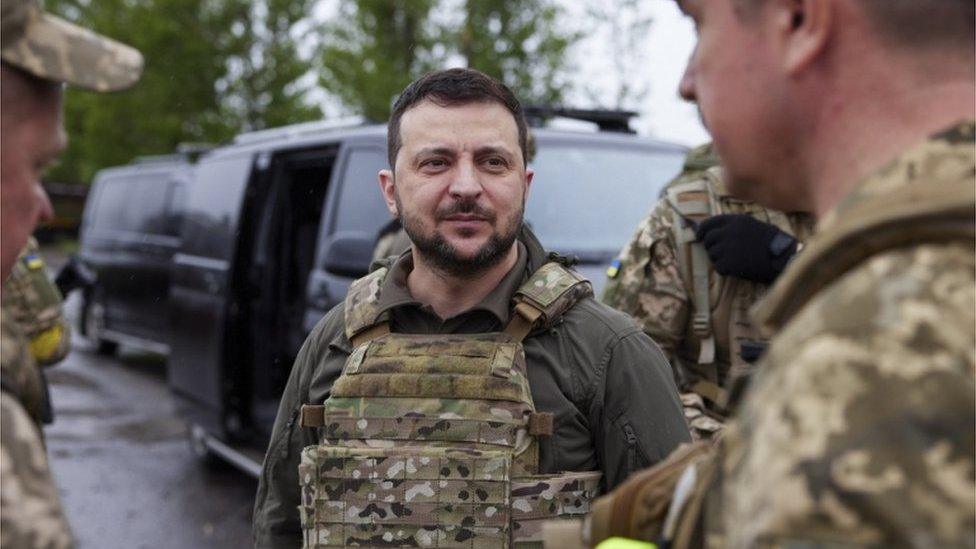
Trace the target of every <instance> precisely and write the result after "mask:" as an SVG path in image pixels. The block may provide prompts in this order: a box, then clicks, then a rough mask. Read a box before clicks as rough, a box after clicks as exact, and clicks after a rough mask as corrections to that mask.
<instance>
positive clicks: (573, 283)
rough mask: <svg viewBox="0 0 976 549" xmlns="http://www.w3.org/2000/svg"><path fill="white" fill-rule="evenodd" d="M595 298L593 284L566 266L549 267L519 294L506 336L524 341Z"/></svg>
mask: <svg viewBox="0 0 976 549" xmlns="http://www.w3.org/2000/svg"><path fill="white" fill-rule="evenodd" d="M592 295H593V286H592V284H590V281H589V280H587V279H585V278H583V277H582V276H580V275H579V274H578V273H576V272H575V271H573V270H571V269H569V268H568V267H566V266H565V265H563V264H562V263H559V262H556V261H551V262H549V263H546V264H545V265H543V266H542V267H539V269H538V270H537V271H536V272H534V273H532V276H530V277H529V279H528V280H526V281H525V283H524V284H522V286H521V287H520V288H519V289H518V290H517V291H516V292H515V296H514V298H513V302H514V306H515V311H514V313H513V314H512V319H511V321H509V323H508V326H506V327H505V332H506V333H508V334H509V335H511V336H512V337H513V338H515V339H516V340H518V341H522V340H523V339H525V337H526V336H527V335H529V332H531V331H532V330H533V329H534V328H537V327H540V326H548V325H551V324H552V323H553V322H555V321H556V319H558V318H559V317H560V316H562V315H563V314H564V313H565V312H566V311H568V310H569V309H570V308H572V307H573V305H576V303H578V302H579V301H581V300H583V299H585V298H587V297H590V296H592Z"/></svg>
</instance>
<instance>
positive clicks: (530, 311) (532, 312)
mask: <svg viewBox="0 0 976 549" xmlns="http://www.w3.org/2000/svg"><path fill="white" fill-rule="evenodd" d="M541 316H542V311H541V310H539V309H538V308H537V307H533V306H532V305H530V304H528V303H526V302H525V301H519V302H518V303H516V305H515V313H514V314H513V315H512V319H511V320H509V322H508V326H505V333H506V334H508V335H510V336H512V339H514V340H515V341H522V340H524V339H525V337H526V336H528V335H529V332H531V331H532V328H533V327H534V326H535V323H536V322H538V320H539V318H540V317H541Z"/></svg>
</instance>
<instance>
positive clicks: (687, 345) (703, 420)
mask: <svg viewBox="0 0 976 549" xmlns="http://www.w3.org/2000/svg"><path fill="white" fill-rule="evenodd" d="M716 165H717V159H716V158H715V157H714V155H713V154H712V151H711V147H710V145H702V146H701V147H698V148H696V149H694V150H692V151H691V153H689V155H688V157H687V159H686V161H685V166H684V169H683V171H682V173H681V174H680V175H679V176H678V177H677V178H676V179H674V180H673V181H671V182H670V183H669V184H668V185H667V187H666V188H665V189H664V190H663V191H662V199H661V200H660V201H659V202H658V203H657V205H656V206H655V207H654V209H653V210H652V211H651V213H650V215H648V217H647V218H645V219H644V220H643V221H642V222H641V223H640V225H639V226H638V228H637V232H636V233H635V234H634V236H633V238H631V241H630V242H629V243H628V244H627V245H626V246H624V248H623V250H622V251H621V254H620V257H619V259H618V260H617V261H616V262H615V263H614V265H613V266H612V267H611V269H610V270H609V271H608V281H607V285H606V287H605V289H604V293H603V297H602V300H603V302H604V303H606V304H607V305H610V306H611V307H614V308H617V309H620V310H621V311H623V312H625V313H628V314H630V315H631V316H633V317H634V318H635V319H637V321H638V324H640V325H641V326H642V327H643V329H644V332H645V333H647V335H649V336H651V339H653V340H654V341H655V342H656V343H657V344H658V345H660V346H661V348H662V349H663V350H664V352H665V353H666V354H667V355H668V359H669V360H670V361H671V365H672V367H673V368H674V371H675V379H676V381H677V382H678V387H679V389H681V391H682V393H683V394H682V402H683V403H684V406H685V414H686V417H687V419H688V421H689V424H690V425H691V427H692V432H693V434H695V435H696V436H698V437H702V438H707V437H710V436H711V435H712V434H713V433H714V432H715V431H717V430H718V429H720V427H721V422H720V421H721V420H723V419H724V417H725V413H724V409H723V408H724V401H725V400H726V394H725V390H724V388H725V387H726V386H727V384H728V383H727V381H728V379H729V378H730V377H733V376H735V375H738V374H740V373H745V372H747V371H749V370H750V365H749V363H748V362H747V361H746V360H744V359H743V357H742V346H743V344H746V345H749V344H750V343H753V342H756V343H759V342H762V341H763V338H762V336H761V334H760V333H759V330H758V328H757V327H756V326H755V324H754V323H753V322H752V320H751V318H750V317H749V309H750V307H752V305H753V304H754V303H755V302H756V301H758V300H759V298H760V297H762V295H763V294H764V293H765V291H766V286H764V285H762V284H758V283H755V282H750V281H747V280H743V279H739V278H735V277H726V276H721V275H718V274H717V273H715V272H714V270H713V269H712V265H711V263H710V262H709V260H708V257H707V255H706V254H705V252H704V249H702V246H701V245H700V244H699V243H697V242H694V228H693V227H691V226H690V225H691V223H689V220H690V221H691V222H692V223H698V222H701V221H702V220H704V219H706V218H708V217H710V216H712V215H717V214H748V215H750V216H752V217H754V218H756V219H758V220H760V221H763V222H765V223H770V224H773V225H775V226H776V227H778V228H779V229H781V230H783V231H785V232H787V233H789V234H790V235H792V236H794V237H796V238H797V239H798V240H801V241H802V240H803V239H804V238H805V237H806V236H807V235H808V234H809V231H810V226H811V222H810V220H809V217H808V216H805V215H801V214H793V215H784V214H782V213H779V212H774V211H772V210H768V209H766V208H763V207H762V206H759V205H758V204H755V203H752V202H746V201H742V200H737V199H735V198H733V197H731V196H729V194H728V192H727V191H726V190H725V186H724V184H723V183H722V176H721V171H720V169H719V168H717V167H716ZM706 403H707V405H706Z"/></svg>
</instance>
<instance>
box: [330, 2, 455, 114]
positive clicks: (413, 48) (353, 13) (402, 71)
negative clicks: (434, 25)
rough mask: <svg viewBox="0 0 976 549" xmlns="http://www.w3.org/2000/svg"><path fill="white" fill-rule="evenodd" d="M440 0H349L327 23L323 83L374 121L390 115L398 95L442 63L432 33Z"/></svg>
mask: <svg viewBox="0 0 976 549" xmlns="http://www.w3.org/2000/svg"><path fill="white" fill-rule="evenodd" d="M435 4H436V0H343V1H342V2H341V3H340V5H339V10H338V13H337V14H336V15H335V17H334V18H333V19H332V20H331V21H330V22H328V23H327V24H326V25H325V28H324V43H323V46H322V48H321V54H320V60H321V65H322V68H323V74H322V77H321V78H320V80H319V83H320V84H321V85H322V87H323V88H325V89H326V90H329V91H330V92H332V93H333V94H335V95H336V96H337V97H338V98H339V99H340V100H341V101H342V102H343V103H344V104H345V105H346V106H347V107H349V108H350V109H352V110H354V111H357V112H358V113H359V114H362V115H363V116H366V117H367V118H370V119H372V120H377V121H384V120H386V119H387V118H389V116H390V107H391V102H392V100H393V98H394V97H395V96H396V94H397V93H399V92H400V91H401V90H403V88H404V87H405V86H406V85H407V84H409V83H410V81H411V80H413V79H414V78H416V77H417V76H419V75H421V74H423V73H424V72H427V71H429V70H431V69H433V68H435V67H436V62H435V55H434V52H433V51H432V50H433V45H434V44H435V42H436V38H435V37H433V36H430V35H429V31H428V28H429V25H428V23H429V20H430V15H431V10H432V9H433V8H434V7H435Z"/></svg>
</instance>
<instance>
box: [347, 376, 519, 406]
mask: <svg viewBox="0 0 976 549" xmlns="http://www.w3.org/2000/svg"><path fill="white" fill-rule="evenodd" d="M332 395H333V396H336V397H407V398H411V397H416V398H451V399H465V398H470V399H475V400H507V401H511V402H521V401H522V387H521V386H519V385H518V384H517V383H513V382H512V381H510V380H509V379H505V378H499V377H494V376H469V375H458V374H358V375H354V376H341V377H340V378H339V379H337V380H336V382H335V384H334V385H333V386H332Z"/></svg>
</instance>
